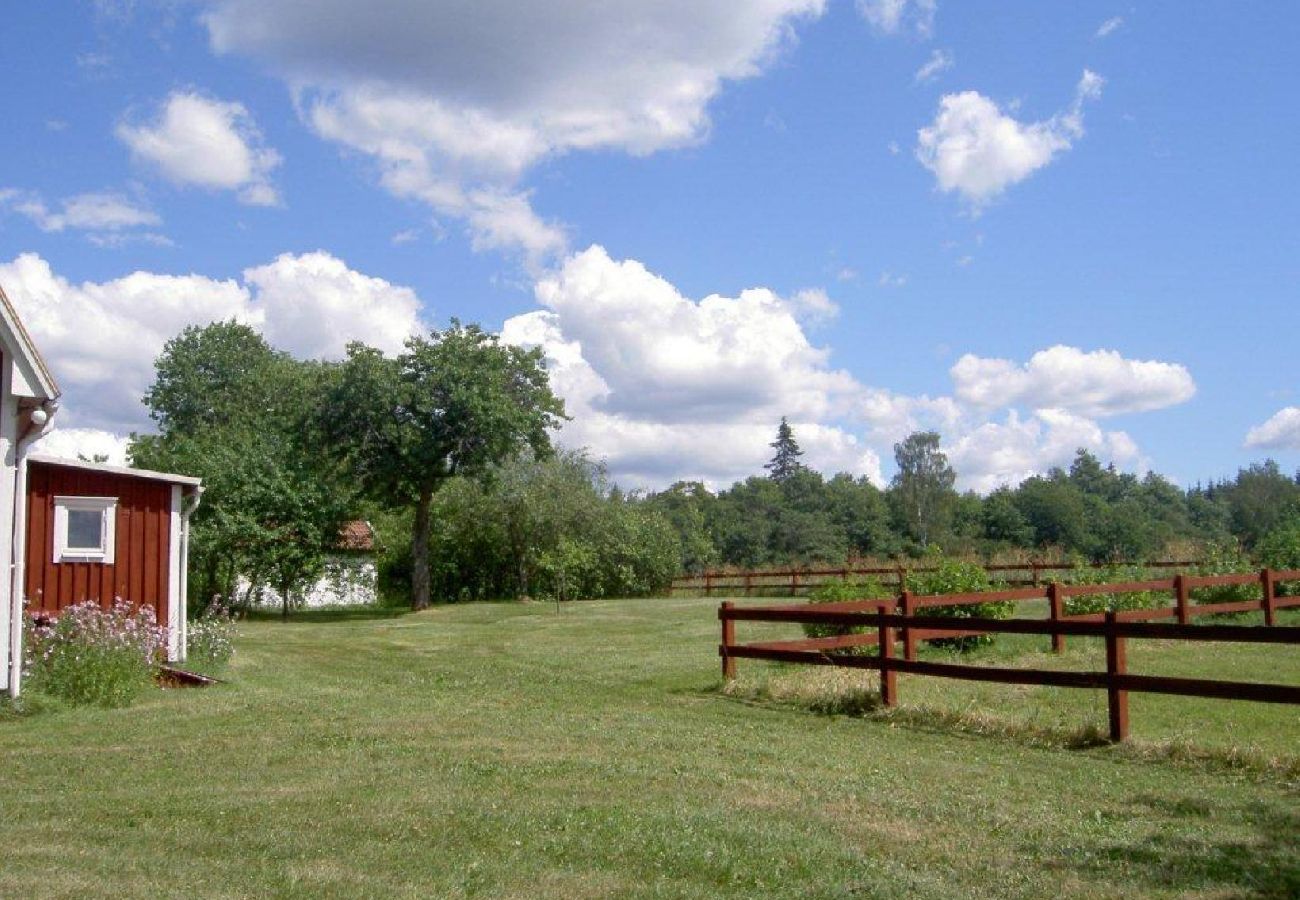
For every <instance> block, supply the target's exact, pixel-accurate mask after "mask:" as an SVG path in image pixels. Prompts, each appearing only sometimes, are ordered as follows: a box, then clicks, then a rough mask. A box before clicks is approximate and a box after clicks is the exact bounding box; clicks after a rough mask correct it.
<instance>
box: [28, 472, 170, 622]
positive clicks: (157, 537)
mask: <svg viewBox="0 0 1300 900" xmlns="http://www.w3.org/2000/svg"><path fill="white" fill-rule="evenodd" d="M55 496H73V497H116V498H117V534H116V537H115V542H116V551H115V553H114V564H113V565H111V566H110V565H104V564H102V563H59V564H55V563H54V498H55ZM171 496H172V486H171V485H170V484H168V483H167V482H164V481H150V480H148V479H145V478H136V477H130V476H126V475H114V474H111V473H107V472H92V471H87V470H85V469H74V468H70V467H68V468H65V467H63V466H53V465H48V464H45V463H37V462H33V463H29V464H28V474H27V576H26V579H25V581H26V584H25V588H26V594H25V599H26V601H27V608H28V609H30V610H33V611H35V610H45V611H47V612H57V611H58V610H60V609H63V608H64V607H66V606H71V605H72V604H73V603H78V602H80V601H82V600H96V601H98V602H99V604H100V605H101V606H105V607H107V606H110V605H111V604H112V603H113V600H114V599H115V598H118V597H120V598H122V599H123V600H130V601H131V602H132V603H136V604H139V605H147V606H152V607H153V608H154V612H155V613H156V614H157V616H158V624H160V625H169V624H170V623H169V622H168V621H167V587H168V584H167V581H168V558H169V554H170V552H171V547H170V542H171Z"/></svg>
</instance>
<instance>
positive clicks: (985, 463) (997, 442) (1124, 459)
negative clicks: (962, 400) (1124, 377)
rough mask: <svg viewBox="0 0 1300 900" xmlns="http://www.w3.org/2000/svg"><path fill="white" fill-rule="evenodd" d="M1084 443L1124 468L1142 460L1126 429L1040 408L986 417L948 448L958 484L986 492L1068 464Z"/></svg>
mask: <svg viewBox="0 0 1300 900" xmlns="http://www.w3.org/2000/svg"><path fill="white" fill-rule="evenodd" d="M1080 448H1083V449H1086V450H1090V451H1092V452H1093V453H1095V454H1097V455H1098V456H1099V457H1101V458H1102V459H1103V460H1104V461H1106V462H1114V463H1115V465H1116V466H1118V467H1120V468H1130V469H1131V468H1134V467H1137V466H1139V465H1140V464H1142V462H1143V461H1142V458H1141V454H1140V453H1139V451H1138V448H1137V445H1136V444H1135V443H1134V442H1133V439H1132V438H1130V437H1129V435H1128V434H1127V433H1126V432H1123V431H1109V432H1108V431H1103V430H1102V428H1101V427H1100V426H1099V425H1098V424H1097V423H1096V422H1094V421H1092V420H1091V419H1088V418H1086V417H1083V416H1078V415H1074V414H1073V413H1069V412H1065V411H1064V410H1059V409H1040V410H1038V411H1037V412H1035V413H1034V414H1033V415H1032V416H1030V417H1029V418H1028V419H1021V417H1020V416H1019V415H1018V414H1017V413H1016V412H1015V410H1012V411H1010V412H1009V413H1008V414H1007V418H1006V421H1005V422H992V421H990V422H985V423H983V424H982V425H979V426H978V427H976V428H974V429H972V430H970V431H969V432H967V433H966V434H963V435H961V436H960V437H959V438H958V439H957V440H956V441H955V442H953V443H952V445H951V446H950V447H949V449H948V451H947V453H948V459H949V462H951V464H952V467H953V469H954V470H955V471H956V472H957V474H958V487H959V488H961V489H962V490H974V491H978V492H980V493H988V492H989V491H992V490H994V489H996V488H998V487H1001V486H1002V485H1011V486H1014V485H1017V484H1019V483H1020V482H1021V481H1024V480H1025V479H1026V478H1029V477H1030V476H1033V475H1041V474H1043V473H1044V472H1046V471H1047V470H1048V469H1049V468H1051V467H1053V466H1068V465H1069V464H1070V462H1071V460H1073V458H1074V455H1075V454H1076V453H1077V452H1078V450H1079V449H1080Z"/></svg>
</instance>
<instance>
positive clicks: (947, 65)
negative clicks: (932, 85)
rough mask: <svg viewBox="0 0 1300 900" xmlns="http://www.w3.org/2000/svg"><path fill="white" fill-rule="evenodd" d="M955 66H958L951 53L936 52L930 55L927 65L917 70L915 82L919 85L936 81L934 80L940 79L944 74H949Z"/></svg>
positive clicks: (944, 51) (945, 51)
mask: <svg viewBox="0 0 1300 900" xmlns="http://www.w3.org/2000/svg"><path fill="white" fill-rule="evenodd" d="M954 65H956V61H955V60H954V59H953V56H952V53H951V52H949V51H947V50H935V51H933V52H932V53H931V54H930V58H929V59H928V60H926V61H925V65H923V66H921V68H919V69H917V70H916V75H915V77H914V80H915V81H916V82H917V83H918V84H924V83H926V82H929V81H934V79H936V78H938V77H939V76H940V75H942V74H943V73H944V72H947V71H948V70H949V69H951V68H952V67H953V66H954Z"/></svg>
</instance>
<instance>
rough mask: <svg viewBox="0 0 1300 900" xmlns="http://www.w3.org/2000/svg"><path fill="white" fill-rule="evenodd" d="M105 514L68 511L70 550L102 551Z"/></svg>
mask: <svg viewBox="0 0 1300 900" xmlns="http://www.w3.org/2000/svg"><path fill="white" fill-rule="evenodd" d="M103 548H104V514H103V513H102V512H99V511H97V510H90V509H70V510H68V549H69V550H102V549H103Z"/></svg>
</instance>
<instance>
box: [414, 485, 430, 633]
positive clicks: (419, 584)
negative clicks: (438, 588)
mask: <svg viewBox="0 0 1300 900" xmlns="http://www.w3.org/2000/svg"><path fill="white" fill-rule="evenodd" d="M432 504H433V491H431V490H428V489H427V488H426V489H424V490H422V491H420V499H419V500H418V501H416V504H415V534H414V535H412V540H411V609H415V610H420V609H428V608H429V507H430V506H431V505H432Z"/></svg>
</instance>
